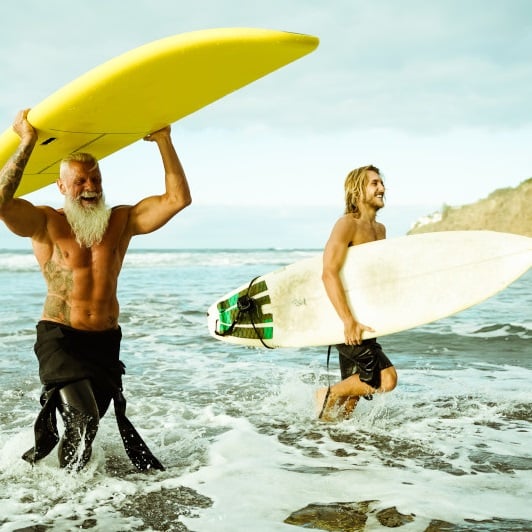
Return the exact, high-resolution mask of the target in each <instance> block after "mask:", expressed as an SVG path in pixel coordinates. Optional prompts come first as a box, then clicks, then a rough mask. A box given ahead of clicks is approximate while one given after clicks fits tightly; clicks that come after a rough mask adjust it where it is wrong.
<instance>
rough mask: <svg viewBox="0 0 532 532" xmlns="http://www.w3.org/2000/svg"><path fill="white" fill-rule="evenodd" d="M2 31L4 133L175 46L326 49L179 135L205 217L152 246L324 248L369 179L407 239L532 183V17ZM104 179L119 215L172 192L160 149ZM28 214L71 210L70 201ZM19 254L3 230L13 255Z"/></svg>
mask: <svg viewBox="0 0 532 532" xmlns="http://www.w3.org/2000/svg"><path fill="white" fill-rule="evenodd" d="M2 18H3V21H4V24H3V28H2V32H0V71H1V72H2V83H1V84H0V131H3V130H4V129H7V128H9V127H10V126H11V123H12V121H13V118H14V116H15V115H16V113H17V111H18V110H19V109H22V108H26V107H32V106H34V105H36V104H37V103H39V102H40V101H41V100H43V99H44V98H46V97H47V96H49V95H50V94H51V93H52V92H54V91H55V90H57V89H59V88H60V87H61V86H63V85H64V84H66V83H68V82H69V81H72V80H73V79H75V78H76V77H78V76H80V75H82V74H83V73H85V72H86V71H87V70H89V69H91V68H93V67H95V66H97V65H99V64H101V63H103V62H105V61H107V60H109V59H111V58H113V57H115V56H117V55H119V54H121V53H124V52H126V51H129V50H131V49H133V48H135V47H137V46H141V45H143V44H146V43H148V42H150V41H153V40H157V39H160V38H163V37H167V36H170V35H174V34H177V33H184V32H189V31H195V30H201V29H208V28H222V27H258V28H271V29H278V30H286V31H293V32H297V33H307V34H311V35H315V36H317V37H319V39H320V45H319V46H318V48H317V49H316V51H314V52H313V53H311V54H309V55H308V56H305V57H304V58H302V59H300V60H298V61H296V62H295V63H292V64H290V65H288V66H286V67H284V68H282V69H281V70H278V71H276V72H274V73H272V74H270V75H268V76H266V77H265V78H263V79H261V80H258V81H256V82H254V83H252V84H251V85H249V86H247V87H245V88H243V89H240V90H239V91H236V92H235V93H233V94H231V95H229V96H227V97H225V98H224V99H222V100H219V101H217V102H215V103H213V104H211V105H210V106H208V107H206V108H204V109H202V110H200V111H198V112H196V113H194V114H192V115H190V116H188V117H186V118H184V119H182V120H180V121H179V122H177V123H175V124H173V125H172V138H173V140H174V144H175V146H176V149H177V151H178V153H179V156H180V158H181V161H182V163H183V166H184V168H185V171H186V173H187V176H188V179H189V182H190V186H191V189H192V195H193V204H192V206H191V207H189V208H188V209H187V210H186V211H184V212H183V213H180V214H179V215H178V217H176V219H175V220H173V221H172V222H171V224H172V225H171V227H169V228H168V227H167V228H165V229H164V230H163V231H162V233H161V234H160V235H157V236H151V237H149V238H148V239H144V240H143V241H142V242H143V244H145V245H146V246H147V247H150V246H156V247H167V246H169V247H175V246H177V247H179V246H182V247H209V246H210V247H220V246H230V247H282V246H291V247H292V246H295V247H299V246H301V247H305V246H311V247H312V246H317V247H319V246H321V245H322V244H323V243H324V240H325V239H326V237H327V234H328V232H329V231H330V226H331V224H332V223H333V222H334V220H335V218H336V217H338V216H339V215H341V212H342V207H343V181H344V178H345V176H346V175H347V173H348V172H349V171H350V170H351V169H353V168H356V167H358V166H362V165H366V164H374V165H376V166H378V167H379V168H380V169H381V171H382V172H383V174H384V176H385V183H386V187H387V204H386V208H385V209H383V211H382V214H381V215H380V217H381V218H382V220H383V221H384V222H385V223H386V224H387V225H388V226H389V224H390V223H393V224H394V227H395V229H392V231H391V233H390V229H389V235H390V234H392V235H395V234H399V233H403V232H404V231H406V230H407V229H408V226H409V225H410V224H411V223H413V222H414V221H415V218H414V217H418V216H421V215H423V214H424V213H426V214H429V213H430V212H432V211H433V210H435V209H438V208H441V206H443V205H463V204H467V203H472V202H474V201H477V200H478V199H480V198H483V197H486V196H487V195H488V194H489V193H490V192H492V191H493V190H496V189H498V188H503V187H514V186H517V185H518V184H519V183H521V182H522V181H524V180H525V179H527V178H529V177H530V176H531V175H532V149H531V145H532V112H531V111H532V98H530V91H531V87H532V59H531V58H532V2H530V1H529V0H467V1H463V0H432V1H430V2H427V1H426V0H372V1H371V2H369V1H367V0H330V1H328V2H324V1H323V0H269V1H268V2H249V1H248V0H225V1H224V0H194V2H190V1H186V2H185V1H181V0H131V1H130V2H124V1H123V0H76V2H72V1H68V0H48V1H47V2H36V1H34V0H4V1H3V3H2ZM101 169H102V173H103V177H104V187H105V192H106V198H107V201H108V203H109V204H111V205H113V204H118V203H120V204H124V203H136V202H137V201H139V200H140V199H142V198H143V197H145V196H147V195H151V194H154V193H159V192H160V191H161V190H162V188H161V187H162V184H163V177H162V165H161V162H160V158H159V156H158V154H157V151H156V148H155V149H154V145H153V144H152V143H146V142H143V141H139V142H137V143H135V144H134V145H131V146H129V147H127V148H126V149H124V150H122V151H120V152H118V153H117V154H114V155H112V156H110V157H108V158H105V159H103V160H102V161H101ZM27 199H29V200H30V201H32V202H34V203H36V204H44V203H46V204H50V205H53V206H61V205H62V201H63V198H62V196H60V194H59V193H58V191H57V189H56V187H55V185H51V186H49V187H46V188H45V189H43V190H41V191H39V192H36V193H33V194H30V195H28V196H27ZM283 213H284V214H283ZM221 220H223V221H221ZM266 228H267V229H266ZM244 229H247V230H244ZM290 235H291V236H290ZM14 242H15V237H11V236H10V234H9V233H8V232H7V230H6V229H5V227H3V226H2V227H0V248H2V247H4V248H5V247H10V246H12V245H14Z"/></svg>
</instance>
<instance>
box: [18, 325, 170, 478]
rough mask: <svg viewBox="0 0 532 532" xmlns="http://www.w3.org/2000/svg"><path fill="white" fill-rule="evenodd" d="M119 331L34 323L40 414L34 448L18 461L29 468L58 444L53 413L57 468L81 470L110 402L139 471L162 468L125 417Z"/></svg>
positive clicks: (89, 454) (123, 368)
mask: <svg viewBox="0 0 532 532" xmlns="http://www.w3.org/2000/svg"><path fill="white" fill-rule="evenodd" d="M121 339H122V332H121V329H120V328H117V329H110V330H107V331H101V332H94V331H82V330H78V329H73V328H72V327H68V326H66V325H62V324H59V323H55V322H51V321H40V322H39V323H38V324H37V340H36V342H35V354H36V355H37V359H38V361H39V377H40V379H41V383H42V384H43V393H42V395H41V405H42V409H41V412H40V413H39V415H38V417H37V420H36V422H35V446H34V447H33V448H32V449H30V450H29V451H27V452H26V453H24V455H23V458H24V459H25V460H27V461H28V462H31V463H34V462H36V461H37V460H40V459H41V458H44V457H45V456H47V455H48V454H49V453H50V452H51V451H52V449H53V448H54V447H55V445H56V444H57V443H58V442H59V435H58V432H57V423H56V413H55V412H56V409H57V410H58V411H59V413H60V414H61V417H62V418H63V422H64V425H65V432H64V434H63V437H62V438H61V441H60V442H59V463H60V465H61V467H69V468H72V469H81V468H82V467H83V466H84V465H85V464H86V463H87V462H88V460H89V459H90V456H91V450H92V442H93V441H94V438H95V436H96V432H97V430H98V424H99V420H100V419H101V418H102V417H103V416H104V415H105V413H106V411H107V409H108V408H109V405H110V403H111V401H113V402H114V408H115V415H116V420H117V424H118V428H119V431H120V435H121V437H122V440H123V442H124V447H125V449H126V452H127V454H128V456H129V458H130V460H131V461H132V462H133V464H134V465H135V466H136V467H137V468H138V469H140V470H147V469H164V468H163V466H162V464H161V463H160V462H159V461H158V460H157V458H155V456H153V454H152V453H151V451H150V450H149V449H148V447H147V446H146V444H145V443H144V441H143V440H142V438H141V437H140V436H139V434H138V433H137V431H136V430H135V428H134V427H133V425H132V424H131V422H130V421H129V420H128V419H127V417H126V415H125V411H126V400H125V398H124V396H123V394H122V375H123V374H124V373H125V366H124V364H122V362H121V361H120V359H119V354H120V341H121Z"/></svg>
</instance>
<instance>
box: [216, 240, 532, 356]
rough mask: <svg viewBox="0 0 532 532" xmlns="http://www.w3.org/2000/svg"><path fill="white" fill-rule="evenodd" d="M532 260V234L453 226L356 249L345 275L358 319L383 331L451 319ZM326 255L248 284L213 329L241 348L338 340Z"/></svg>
mask: <svg viewBox="0 0 532 532" xmlns="http://www.w3.org/2000/svg"><path fill="white" fill-rule="evenodd" d="M531 265H532V238H529V237H525V236H519V235H514V234H509V233H499V232H493V231H446V232H438V233H424V234H419V235H413V236H404V237H400V238H395V239H390V240H379V241H376V242H370V243H368V244H362V245H359V246H355V247H352V248H350V249H349V251H348V254H347V258H346V262H345V264H344V267H343V269H342V272H341V276H342V280H343V283H344V286H345V288H346V293H347V298H348V302H349V305H350V307H351V309H352V311H353V313H354V315H355V316H356V318H357V319H358V320H359V321H360V322H361V323H364V324H365V325H368V326H370V327H372V328H373V329H375V332H374V333H365V334H364V338H371V337H378V336H384V335H387V334H393V333H396V332H399V331H403V330H406V329H410V328H413V327H417V326H419V325H423V324H426V323H430V322H432V321H435V320H438V319H441V318H445V317H447V316H450V315H452V314H455V313H457V312H460V311H462V310H465V309H466V308H469V307H471V306H473V305H476V304H478V303H480V302H482V301H484V300H485V299H487V298H489V297H491V296H493V295H494V294H496V293H497V292H500V291H501V290H503V289H504V288H506V287H507V286H508V285H509V284H511V283H512V282H513V281H515V280H516V279H517V278H518V277H520V276H521V275H523V274H524V273H526V271H527V270H528V269H529V268H530V266H531ZM321 272H322V255H321V254H319V255H316V257H313V258H310V259H305V260H302V261H299V262H296V263H294V264H291V265H289V266H286V267H284V268H280V269H278V270H276V271H274V272H271V273H267V274H266V275H262V276H260V277H257V278H256V279H255V280H253V281H251V280H250V281H248V282H247V283H246V284H243V285H242V286H240V287H239V288H237V289H236V290H233V291H231V292H229V293H228V294H226V295H225V296H223V297H222V298H220V299H219V300H218V301H216V302H215V303H213V304H212V305H211V306H210V308H209V309H208V327H209V332H210V334H211V335H212V336H213V337H214V338H217V339H219V340H223V341H226V342H229V343H233V344H240V345H247V346H257V347H260V346H267V347H272V348H273V347H305V346H320V345H333V344H337V343H341V342H343V341H344V332H343V323H342V321H341V320H340V319H339V317H338V315H337V314H336V312H335V310H334V307H333V306H332V304H331V302H330V301H329V298H328V297H327V294H326V292H325V289H324V286H323V283H322V281H321Z"/></svg>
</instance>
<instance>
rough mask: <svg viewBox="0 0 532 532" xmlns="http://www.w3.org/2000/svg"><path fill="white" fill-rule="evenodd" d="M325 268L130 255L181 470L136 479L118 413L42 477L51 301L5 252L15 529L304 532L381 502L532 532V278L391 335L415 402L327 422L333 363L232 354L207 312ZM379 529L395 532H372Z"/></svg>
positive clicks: (140, 350)
mask: <svg viewBox="0 0 532 532" xmlns="http://www.w3.org/2000/svg"><path fill="white" fill-rule="evenodd" d="M316 253H318V252H317V251H305V250H303V251H293V250H292V251H285V250H255V251H253V250H245V251H236V250H225V251H224V250H217V251H195V250H192V251H186V250H185V251H183V250H178V251H139V250H135V251H131V252H130V253H129V255H128V256H127V258H126V261H125V264H124V269H123V271H122V274H121V279H120V283H119V296H120V301H121V308H122V312H121V320H120V321H121V325H122V329H123V334H124V339H123V344H122V359H123V361H124V362H125V364H126V366H127V374H126V376H125V379H124V385H125V395H126V398H127V400H128V411H127V412H128V416H129V417H130V419H131V420H132V421H133V423H134V424H135V426H136V427H137V429H138V430H139V432H140V433H141V434H142V436H143V437H144V439H145V440H146V442H147V443H148V444H149V445H150V447H151V449H152V451H153V452H154V454H155V455H156V456H157V457H158V458H159V459H160V460H161V461H162V462H163V463H164V464H165V466H166V468H167V469H166V471H164V472H151V473H147V474H146V473H138V472H136V471H135V469H134V468H133V466H132V465H131V464H130V462H129V460H128V459H127V456H126V455H125V452H124V450H123V447H122V443H121V440H120V437H119V435H118V431H117V428H116V424H115V420H114V415H113V414H112V413H109V414H108V415H107V416H106V417H105V418H104V419H103V420H102V422H101V426H100V431H99V433H98V436H97V438H96V442H95V445H94V453H93V457H92V459H91V461H90V463H89V465H88V467H87V468H86V469H85V470H84V471H82V472H81V473H79V474H72V473H69V472H66V471H63V470H59V469H58V466H57V457H56V455H55V452H54V453H52V454H51V455H50V456H49V457H47V458H46V459H45V460H43V461H42V462H41V463H39V464H38V465H37V466H34V467H32V466H30V465H29V464H27V463H26V462H24V461H23V460H21V458H20V455H21V454H22V452H23V451H25V450H26V449H27V448H29V447H30V446H31V445H32V438H33V432H32V426H33V422H34V420H35V416H36V414H37V412H38V409H39V406H38V398H39V393H40V384H39V380H38V375H37V362H36V358H35V355H34V354H33V342H34V338H35V337H34V335H35V324H36V322H37V320H38V318H39V315H40V312H41V305H42V302H43V299H44V294H45V292H44V282H43V280H42V278H41V275H40V273H39V271H38V268H37V266H36V262H35V259H34V258H33V256H32V255H31V254H30V253H29V252H26V251H2V252H0V284H1V286H2V287H3V288H2V296H1V299H0V301H1V303H0V349H1V356H0V384H1V386H0V400H1V408H0V508H1V512H0V530H2V531H4V530H5V531H14V530H35V531H37V530H39V531H41V530H54V531H56V530H57V531H62V530H79V529H93V530H105V531H126V530H195V531H209V532H211V531H221V532H225V531H227V532H233V531H237V532H238V531H248V530H253V531H265V532H270V531H281V530H286V531H290V530H297V527H294V526H292V525H288V524H285V523H284V522H283V521H284V520H285V519H286V518H287V517H288V516H289V515H290V514H291V513H292V512H294V511H296V510H298V509H300V508H303V507H305V506H306V505H308V504H310V503H321V504H327V503H333V502H353V501H368V500H371V501H375V503H374V505H375V507H376V508H391V507H396V508H397V510H398V511H399V512H401V513H403V514H408V515H415V519H414V521H413V522H412V523H410V524H407V525H405V526H403V527H401V530H405V531H417V530H419V531H421V530H425V529H426V527H427V526H428V525H429V523H430V522H431V521H434V520H441V521H446V522H449V523H454V524H455V525H456V527H457V528H456V530H458V529H459V530H483V531H486V530H532V504H531V501H532V388H531V384H530V383H531V382H532V344H531V336H532V321H531V317H532V316H531V309H532V272H528V273H527V274H526V275H525V276H523V277H522V278H520V279H519V280H518V281H516V282H515V283H514V284H512V285H511V286H510V287H508V288H507V289H506V290H504V291H503V292H501V293H500V294H498V295H497V296H495V297H493V298H491V299H489V300H487V301H486V302H484V303H482V304H480V305H477V306H476V307H473V308H471V309H469V310H466V311H464V312H462V313H460V314H458V315H456V316H452V317H450V318H447V319H445V320H441V321H439V322H436V323H433V324H430V325H427V326H424V327H420V328H417V329H414V330H411V331H406V332H403V333H400V334H396V335H392V336H388V337H383V338H381V344H382V345H383V347H384V349H385V351H386V352H387V354H388V356H389V357H390V358H391V359H392V360H393V361H394V363H395V365H396V367H397V370H398V373H399V384H398V387H397V388H396V390H394V391H393V392H391V393H389V394H385V395H381V396H376V397H375V399H374V400H373V401H361V402H360V404H359V406H358V407H357V410H356V411H355V413H354V415H353V417H352V419H350V420H348V421H343V422H341V423H334V424H328V423H323V422H320V421H317V420H316V419H315V415H314V404H313V393H314V391H315V390H316V388H318V387H319V386H323V385H326V383H327V379H328V375H327V367H326V349H324V348H309V349H276V350H266V349H249V348H242V347H238V346H232V345H229V344H224V343H222V342H220V341H218V340H216V339H213V338H211V337H209V336H208V333H207V329H206V315H205V314H206V309H207V307H208V306H209V305H210V304H211V303H212V302H213V301H214V300H215V299H217V298H218V297H219V296H221V295H223V294H224V293H226V292H227V291H229V290H230V289H232V288H235V287H236V286H239V285H241V284H244V283H245V282H247V281H249V280H251V279H252V278H253V277H255V276H257V275H261V274H264V273H266V272H268V271H271V270H273V269H275V268H278V267H281V266H284V265H286V264H289V263H291V262H294V261H296V260H299V259H302V258H306V257H309V256H311V255H313V254H316ZM449 289H452V287H449ZM329 373H330V378H331V379H332V380H335V379H337V378H338V368H337V361H336V357H333V360H332V363H331V366H330V368H329ZM479 523H481V524H479ZM460 527H463V528H460ZM365 530H383V528H382V526H381V525H379V523H378V522H377V521H375V520H374V519H373V521H372V520H371V519H369V520H368V523H367V525H366V528H365Z"/></svg>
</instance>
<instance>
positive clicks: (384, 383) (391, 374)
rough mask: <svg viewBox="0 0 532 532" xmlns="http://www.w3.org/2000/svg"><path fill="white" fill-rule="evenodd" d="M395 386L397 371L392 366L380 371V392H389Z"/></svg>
mask: <svg viewBox="0 0 532 532" xmlns="http://www.w3.org/2000/svg"><path fill="white" fill-rule="evenodd" d="M396 386H397V372H396V371H395V368H394V367H393V366H390V367H389V368H386V369H383V370H382V371H381V385H380V391H381V392H391V391H392V390H393V389H394V388H395V387H396Z"/></svg>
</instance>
